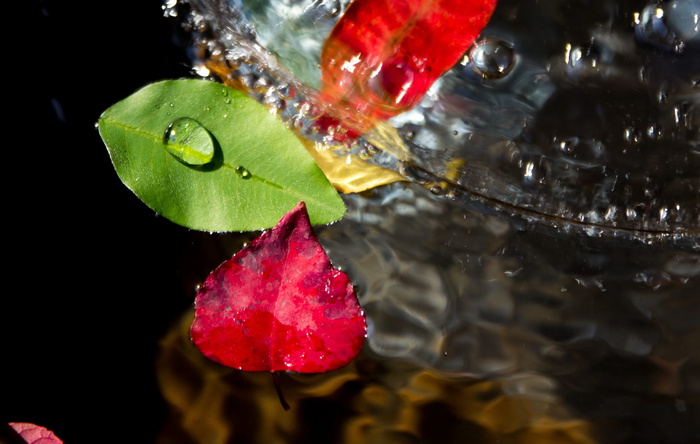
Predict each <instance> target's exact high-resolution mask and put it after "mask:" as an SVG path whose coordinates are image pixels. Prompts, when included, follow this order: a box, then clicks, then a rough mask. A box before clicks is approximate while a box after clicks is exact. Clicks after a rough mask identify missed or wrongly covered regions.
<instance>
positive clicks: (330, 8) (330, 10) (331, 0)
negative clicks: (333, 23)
mask: <svg viewBox="0 0 700 444" xmlns="http://www.w3.org/2000/svg"><path fill="white" fill-rule="evenodd" d="M323 6H324V7H325V8H326V13H327V14H328V15H330V16H331V17H336V16H338V14H340V11H341V7H340V2H339V1H338V0H325V1H324V2H323Z"/></svg>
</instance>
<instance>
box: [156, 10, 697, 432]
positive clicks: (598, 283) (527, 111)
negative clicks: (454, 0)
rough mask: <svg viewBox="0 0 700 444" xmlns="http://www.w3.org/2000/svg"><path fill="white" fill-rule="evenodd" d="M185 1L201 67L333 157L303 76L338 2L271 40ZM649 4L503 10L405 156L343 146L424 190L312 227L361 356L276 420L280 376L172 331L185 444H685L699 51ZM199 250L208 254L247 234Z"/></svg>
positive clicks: (290, 381)
mask: <svg viewBox="0 0 700 444" xmlns="http://www.w3.org/2000/svg"><path fill="white" fill-rule="evenodd" d="M341 4H342V3H341ZM192 5H193V6H195V8H196V9H197V13H196V14H194V15H188V16H186V17H183V21H184V22H186V23H191V22H192V20H193V17H194V18H199V19H200V20H201V23H205V24H206V27H201V28H197V31H196V32H194V34H193V35H194V38H195V39H194V43H193V45H194V47H195V48H202V47H206V48H208V51H209V52H208V53H206V58H202V59H197V60H195V63H198V62H199V63H204V62H205V61H206V66H208V67H210V69H213V70H215V72H216V73H217V75H219V76H220V77H221V78H222V79H224V80H226V81H227V82H237V84H239V85H240V86H241V87H242V88H244V89H245V90H246V91H248V92H249V93H250V94H251V95H252V96H254V97H258V98H259V99H260V100H261V101H262V102H264V103H274V104H275V105H274V106H275V107H274V109H276V110H277V112H278V113H279V115H280V117H281V118H283V119H286V120H287V121H289V122H290V124H293V125H292V126H293V128H295V129H296V130H297V131H299V132H300V133H301V134H303V135H305V136H307V137H309V138H315V140H321V141H322V140H324V136H325V135H324V134H318V133H314V132H313V129H314V128H316V129H318V128H319V125H316V124H315V123H316V122H318V121H319V119H323V110H322V109H321V108H320V107H318V106H317V102H316V101H315V100H314V97H315V92H317V91H318V86H319V84H315V85H314V84H311V83H307V82H306V81H303V82H301V81H299V77H298V76H297V72H299V71H297V69H298V67H300V66H302V65H303V71H304V72H307V73H308V72H312V71H313V70H314V69H317V70H318V62H319V60H320V50H321V47H322V44H323V39H324V38H325V35H328V33H329V32H330V29H331V28H332V24H333V22H334V21H336V20H337V19H338V16H332V15H325V14H326V13H325V12H323V11H324V9H323V8H325V3H323V2H310V1H309V2H304V1H301V2H294V1H271V2H264V7H263V10H269V9H270V8H272V9H277V8H282V7H286V8H291V9H294V8H298V9H295V10H297V11H298V14H297V15H296V16H294V17H295V18H294V19H293V20H291V21H289V22H288V21H285V20H283V19H282V20H277V21H275V22H274V23H275V26H272V23H270V22H267V21H265V20H262V19H261V18H262V17H263V14H261V13H260V11H255V13H253V12H250V11H247V10H245V9H244V10H240V9H235V8H234V9H231V8H229V6H231V5H230V4H228V3H225V4H224V3H217V2H211V1H207V2H203V1H199V0H198V1H194V0H193V1H192ZM656 5H657V2H644V1H605V0H603V1H600V2H596V3H595V5H593V3H591V2H587V1H573V2H572V1H563V0H540V1H539V2H531V1H519V0H518V1H516V0H501V1H500V2H499V4H498V7H497V8H496V11H495V12H494V16H493V19H492V20H491V22H490V23H489V25H488V26H487V27H486V28H485V29H484V31H483V33H482V36H481V37H480V38H479V39H478V40H477V45H476V46H475V47H474V48H473V49H472V50H470V51H467V54H466V55H467V56H468V57H465V58H464V59H462V60H460V62H458V63H457V64H456V65H455V66H454V67H453V68H452V69H451V70H449V71H448V72H447V73H446V74H445V75H444V76H443V77H441V78H440V79H439V80H438V81H437V82H436V83H435V84H434V85H433V87H432V88H431V89H430V90H429V92H428V94H427V95H426V96H424V97H423V99H422V100H421V101H420V102H419V103H418V104H417V106H416V107H415V108H413V109H411V110H409V111H407V112H404V113H402V114H400V115H398V116H396V117H394V118H392V119H390V121H389V122H390V126H391V127H392V128H393V129H395V130H396V131H397V132H398V133H399V134H401V136H402V138H401V141H400V142H401V146H398V147H392V148H396V150H395V152H399V153H407V154H408V156H407V158H406V159H404V160H403V161H399V160H398V159H397V157H396V156H394V154H393V153H392V152H388V151H386V150H383V149H381V148H379V149H372V150H370V149H368V145H367V142H368V141H367V140H360V141H358V142H357V143H348V144H347V145H342V146H339V147H337V152H338V155H339V158H340V160H341V161H346V160H347V159H351V160H352V161H356V159H357V158H359V157H360V154H361V153H362V152H366V153H367V155H365V157H366V158H367V159H368V161H369V162H372V163H375V164H378V165H382V166H386V167H389V168H394V169H396V170H397V171H400V172H401V173H402V174H403V175H404V176H405V177H406V178H408V179H410V183H409V184H405V183H404V184H394V185H391V186H386V187H382V188H379V189H375V190H374V191H372V192H366V193H362V194H359V195H354V194H353V195H347V196H345V200H346V203H347V206H348V211H347V214H346V216H345V217H344V218H343V219H342V220H341V221H340V222H338V223H336V224H333V225H331V226H329V227H325V228H320V229H319V239H320V241H321V243H322V245H323V246H324V247H325V248H326V249H327V251H328V253H329V256H330V257H331V260H332V261H333V263H334V264H335V265H336V266H340V267H342V269H343V270H344V271H345V272H347V273H348V276H349V277H350V279H351V281H352V282H353V284H354V285H356V287H357V293H358V297H359V299H360V303H361V304H362V306H363V309H364V310H365V312H366V314H367V320H368V336H367V341H366V343H365V348H364V350H363V352H362V353H361V354H360V356H359V358H358V359H356V360H355V361H354V362H353V364H352V365H351V366H349V367H348V368H345V369H343V370H342V371H339V372H332V373H329V374H325V375H294V374H290V375H285V377H284V378H283V381H282V384H283V387H284V390H285V394H286V396H287V398H288V400H289V402H290V404H291V405H292V409H291V410H290V411H289V412H284V411H283V410H282V409H281V408H279V402H278V400H277V395H276V393H275V391H274V388H273V387H272V386H271V384H270V382H269V378H265V377H263V376H264V375H263V376H260V375H258V376H260V377H258V376H252V375H247V374H240V373H234V372H224V371H221V370H220V369H218V368H215V367H211V366H209V365H207V363H206V362H203V358H202V357H201V356H199V355H197V354H195V353H192V349H191V348H188V347H187V342H186V341H182V340H181V337H182V332H181V331H180V330H174V331H173V332H172V335H171V336H169V338H168V340H167V341H166V344H167V346H166V347H164V349H163V352H162V355H161V359H162V360H161V365H160V366H159V374H160V377H161V381H163V387H164V394H165V396H166V398H167V399H168V400H169V401H170V402H171V403H172V404H173V405H174V406H176V410H177V411H178V415H182V416H179V417H181V418H183V421H180V422H178V426H177V427H176V428H175V432H176V433H174V436H182V435H183V431H185V432H188V433H190V435H189V436H194V437H196V438H193V439H192V441H187V442H204V438H203V437H205V436H209V435H211V434H212V433H213V431H217V432H218V433H220V435H219V436H221V440H222V442H227V443H228V442H230V443H233V442H241V441H246V442H255V443H257V442H261V443H262V442H266V443H267V442H273V441H275V440H280V441H285V442H305V443H328V442H334V443H353V444H360V443H362V444H364V443H371V442H377V443H407V442H408V443H430V444H432V443H435V444H451V443H463V442H465V439H468V440H469V441H470V442H474V443H496V442H519V443H535V444H539V443H543V442H556V443H566V444H568V443H581V444H583V443H585V444H592V443H600V444H627V443H638V444H658V443H673V444H675V443H686V442H694V441H695V440H696V437H697V436H700V404H698V399H700V376H699V375H700V354H698V352H697V350H700V298H698V294H700V194H699V192H698V190H700V176H699V175H700V164H699V162H700V132H699V131H700V126H699V125H698V122H700V114H699V113H700V107H699V104H700V100H699V94H700V89H699V87H700V75H698V73H699V72H700V71H698V69H697V60H700V41H699V40H698V37H697V35H696V34H693V32H694V31H693V29H692V27H691V29H690V30H688V27H687V25H686V23H687V22H685V21H683V20H681V19H678V18H676V19H674V20H671V21H664V20H659V21H656V22H655V19H653V17H656V16H650V15H649V14H648V11H647V13H646V14H645V12H644V11H645V10H646V9H647V8H652V7H655V6H656ZM661 5H662V6H661V7H662V8H666V7H668V8H670V9H669V10H673V11H676V10H678V11H680V10H682V11H691V12H692V11H696V10H697V2H695V1H675V2H671V3H662V4H661ZM234 6H236V5H234ZM226 11H228V12H226ZM214 12H216V14H214ZM241 12H245V13H248V12H250V13H249V14H242V15H236V14H237V13H241ZM669 14H670V15H668V16H666V17H671V16H673V14H671V13H670V12H669ZM687 14H688V13H687V12H684V13H683V17H687V16H688V15H687ZM691 16H692V14H691ZM279 17H280V16H278V18H279ZM311 17H314V18H316V19H317V20H316V23H319V26H320V27H319V28H314V27H313V26H311V25H308V26H307V23H314V22H313V21H308V22H307V20H306V19H305V18H311ZM656 18H657V19H659V18H658V17H656ZM649 19H652V22H655V23H648V22H647V21H648V20H649ZM678 20H680V22H679V21H678ZM194 22H196V20H195V21H194ZM292 23H293V25H292ZM660 25H663V26H660ZM285 26H287V27H288V28H287V31H285V32H290V33H291V34H293V35H294V34H296V35H298V36H300V37H303V38H300V40H299V41H298V42H297V45H298V46H297V50H298V51H301V52H297V54H296V55H295V57H294V66H293V67H292V64H290V63H288V60H287V56H288V54H287V53H284V51H282V52H277V51H275V54H276V56H274V57H272V56H271V55H270V54H269V53H266V52H265V48H266V47H267V45H268V43H270V42H269V41H268V40H267V39H266V38H265V37H264V35H267V34H268V33H270V32H272V31H270V29H274V30H275V31H277V32H281V29H282V28H284V27H285ZM664 26H665V27H666V28H664ZM223 29H226V30H229V31H230V30H236V31H237V32H239V35H238V36H237V37H236V39H233V40H228V39H227V38H226V36H225V35H224V34H225V33H224V32H221V31H222V30H223ZM664 29H673V30H674V31H673V33H674V34H673V35H674V37H673V39H669V38H667V37H668V34H667V33H666V32H665V31H664ZM254 39H257V40H254ZM669 41H672V42H673V45H667V43H668V42H669ZM680 43H682V44H680ZM202 45H204V46H202ZM206 45H208V46H206ZM507 49H510V50H512V53H511V52H510V51H507ZM217 51H220V52H218V53H217ZM203 54H204V53H203ZM300 54H301V55H302V56H303V57H302V58H299V55H300ZM232 66H233V67H232ZM506 66H507V67H508V69H502V68H501V67H506ZM485 72H488V73H490V74H489V75H484V73H485ZM500 74H503V75H500ZM318 75H319V76H320V71H319V72H318ZM319 78H320V77H319ZM372 146H374V145H372ZM375 148H376V146H375ZM363 150H364V151H363ZM200 242H201V245H200V246H199V248H201V251H202V252H208V251H211V248H209V247H208V244H209V243H217V242H222V243H226V242H232V240H231V239H230V238H206V239H201V240H200ZM232 250H233V249H232ZM203 254H204V253H203ZM189 316H190V314H186V316H185V322H187V319H188V318H189ZM193 388H196V390H195V389H193ZM241 406H245V407H243V408H242V407H241ZM271 406H274V408H271ZM285 415H287V416H285ZM290 415H291V416H290ZM319 424H326V426H325V427H319ZM207 434H209V435H207ZM465 437H467V438H465Z"/></svg>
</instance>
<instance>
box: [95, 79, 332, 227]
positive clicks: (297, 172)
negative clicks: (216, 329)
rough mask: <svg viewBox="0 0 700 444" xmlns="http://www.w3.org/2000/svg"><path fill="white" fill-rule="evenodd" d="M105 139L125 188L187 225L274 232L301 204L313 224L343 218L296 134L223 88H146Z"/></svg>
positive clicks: (116, 110) (199, 84) (203, 84)
mask: <svg viewBox="0 0 700 444" xmlns="http://www.w3.org/2000/svg"><path fill="white" fill-rule="evenodd" d="M99 131H100V136H101V137H102V140H103V141H104V142H105V145H107V149H108V151H109V155H110V157H111V159H112V163H113V164H114V167H115V169H116V171H117V174H118V175H119V178H120V179H121V180H122V182H123V183H124V185H126V186H127V187H128V188H129V189H131V190H132V191H133V192H134V193H135V194H136V195H137V196H138V197H139V198H140V199H141V200H142V201H143V202H144V203H145V204H146V205H148V206H149V207H151V208H152V209H153V210H154V211H155V212H157V213H158V214H161V215H162V216H164V217H166V218H168V219H170V220H171V221H173V222H175V223H177V224H180V225H183V226H185V227H188V228H192V229H196V230H204V231H251V230H260V229H266V228H271V227H273V226H275V224H277V222H278V221H279V220H280V219H281V218H282V216H284V215H285V214H287V213H288V212H289V211H290V210H291V209H292V208H294V207H295V205H296V204H297V203H299V202H300V201H304V202H305V203H306V206H307V209H308V212H309V216H310V218H311V223H312V224H315V225H316V224H327V223H330V222H333V221H336V220H338V219H340V218H341V217H343V214H344V213H345V205H344V204H343V201H342V199H341V198H340V196H339V195H338V193H337V191H336V190H335V189H334V188H333V186H332V185H331V184H330V182H329V181H328V179H327V178H326V176H325V175H324V174H323V172H322V171H321V170H320V168H319V167H318V165H317V164H316V162H315V161H314V160H313V158H312V157H311V155H310V154H309V153H308V152H307V151H306V149H305V148H304V146H303V145H302V143H301V142H300V141H299V139H298V138H297V137H296V135H295V134H294V133H293V132H292V131H291V130H290V129H288V128H287V127H286V126H285V125H284V123H283V122H282V121H281V120H280V119H278V118H277V116H275V115H273V114H271V113H270V112H269V111H268V110H267V109H266V108H265V107H264V106H263V105H261V104H259V103H257V102H255V101H254V100H253V99H251V98H250V97H248V96H247V95H245V94H244V93H242V92H240V91H236V90H234V89H231V88H228V87H226V86H223V85H221V84H219V83H216V82H212V81H206V80H197V79H185V80H167V81H163V82H158V83H154V84H151V85H148V86H146V87H144V88H143V89H141V90H139V91H137V92H136V93H134V94H133V95H131V96H130V97H128V98H126V99H124V100H123V101H121V102H119V103H117V104H115V105H114V106H112V107H110V108H109V109H108V110H107V111H105V112H104V113H103V114H102V116H100V119H99ZM176 131H177V132H176Z"/></svg>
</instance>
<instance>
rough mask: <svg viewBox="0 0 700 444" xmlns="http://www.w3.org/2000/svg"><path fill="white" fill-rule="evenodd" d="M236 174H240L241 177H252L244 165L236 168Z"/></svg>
mask: <svg viewBox="0 0 700 444" xmlns="http://www.w3.org/2000/svg"><path fill="white" fill-rule="evenodd" d="M236 174H238V175H239V176H241V179H250V178H252V177H253V175H252V174H251V172H250V171H248V170H247V169H246V168H245V167H243V166H239V167H238V168H236Z"/></svg>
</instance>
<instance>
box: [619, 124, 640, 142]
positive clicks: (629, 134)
mask: <svg viewBox="0 0 700 444" xmlns="http://www.w3.org/2000/svg"><path fill="white" fill-rule="evenodd" d="M622 137H623V138H624V140H625V142H627V144H629V145H636V144H638V143H639V141H640V140H641V138H642V132H641V131H640V130H639V129H638V128H636V127H634V126H629V127H627V128H625V130H624V132H623V135H622Z"/></svg>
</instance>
